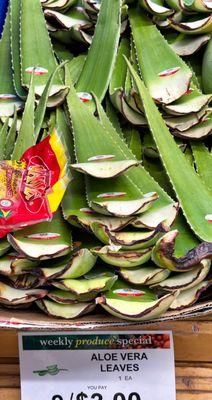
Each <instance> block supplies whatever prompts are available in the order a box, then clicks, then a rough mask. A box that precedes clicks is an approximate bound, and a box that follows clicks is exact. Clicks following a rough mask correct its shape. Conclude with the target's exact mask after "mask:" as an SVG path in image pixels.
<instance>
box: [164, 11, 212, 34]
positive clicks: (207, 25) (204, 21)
mask: <svg viewBox="0 0 212 400" xmlns="http://www.w3.org/2000/svg"><path fill="white" fill-rule="evenodd" d="M169 20H170V22H171V26H172V27H173V28H174V29H176V30H177V31H178V32H182V33H186V34H187V35H193V34H195V35H196V34H199V33H200V34H203V33H211V29H212V17H211V16H210V15H209V16H206V17H203V18H200V17H199V16H197V17H196V18H195V20H193V19H192V20H191V21H187V22H182V21H181V22H178V21H175V19H174V18H172V17H170V18H169Z"/></svg>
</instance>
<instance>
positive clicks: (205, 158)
mask: <svg viewBox="0 0 212 400" xmlns="http://www.w3.org/2000/svg"><path fill="white" fill-rule="evenodd" d="M191 149H192V153H193V156H194V160H195V165H196V168H197V172H198V174H199V175H200V177H201V179H202V180H203V182H204V183H205V185H206V186H207V187H208V189H210V190H212V181H211V176H212V154H211V152H210V151H209V150H208V149H207V147H206V146H205V145H204V144H203V143H199V142H198V143H197V142H191Z"/></svg>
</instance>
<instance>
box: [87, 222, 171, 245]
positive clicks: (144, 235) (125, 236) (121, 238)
mask: <svg viewBox="0 0 212 400" xmlns="http://www.w3.org/2000/svg"><path fill="white" fill-rule="evenodd" d="M91 229H92V231H93V233H94V235H95V236H96V237H97V238H98V239H99V240H100V241H101V242H102V243H104V244H107V245H111V244H112V245H115V246H120V248H121V249H122V250H139V249H146V248H148V247H151V246H153V245H154V244H155V243H156V242H157V240H158V238H159V237H160V236H161V235H162V234H163V233H164V232H166V229H165V228H164V227H163V225H162V224H161V225H159V226H158V227H157V228H156V229H155V230H154V231H141V232H136V231H135V232H112V231H109V229H108V227H107V226H105V225H102V224H98V223H93V224H91Z"/></svg>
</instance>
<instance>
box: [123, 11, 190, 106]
mask: <svg viewBox="0 0 212 400" xmlns="http://www.w3.org/2000/svg"><path fill="white" fill-rule="evenodd" d="M129 15H130V24H131V29H132V34H133V39H134V43H135V48H136V53H137V57H138V63H139V66H140V69H141V72H142V77H143V79H144V82H145V84H146V86H147V87H148V89H149V91H150V94H151V96H152V97H153V99H155V100H156V101H158V102H159V103H165V104H169V103H172V102H173V101H174V100H176V99H178V98H179V97H181V96H182V95H183V94H185V93H186V91H187V89H188V86H189V83H190V80H191V77H192V73H191V71H190V70H189V68H188V66H187V65H186V64H185V63H184V62H183V61H182V60H181V59H180V58H179V57H178V56H177V55H176V53H175V52H174V51H173V50H172V48H171V47H170V46H169V44H168V43H167V42H166V40H165V39H164V37H163V36H162V35H161V34H160V32H159V30H158V29H157V28H156V27H155V26H154V25H153V24H152V22H151V21H150V20H149V19H148V18H147V17H146V16H145V15H144V13H139V12H138V11H137V10H136V9H132V10H130V11H129ZM152 44H153V48H154V51H152Z"/></svg>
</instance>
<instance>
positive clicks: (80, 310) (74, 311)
mask: <svg viewBox="0 0 212 400" xmlns="http://www.w3.org/2000/svg"><path fill="white" fill-rule="evenodd" d="M36 304H37V306H38V307H39V308H40V309H41V310H42V311H44V312H45V314H47V315H50V316H53V317H57V318H65V319H73V318H77V317H81V316H82V315H85V314H88V313H90V312H92V311H93V310H94V308H95V303H77V304H58V303H56V302H55V301H52V300H46V299H45V300H39V301H36Z"/></svg>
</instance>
